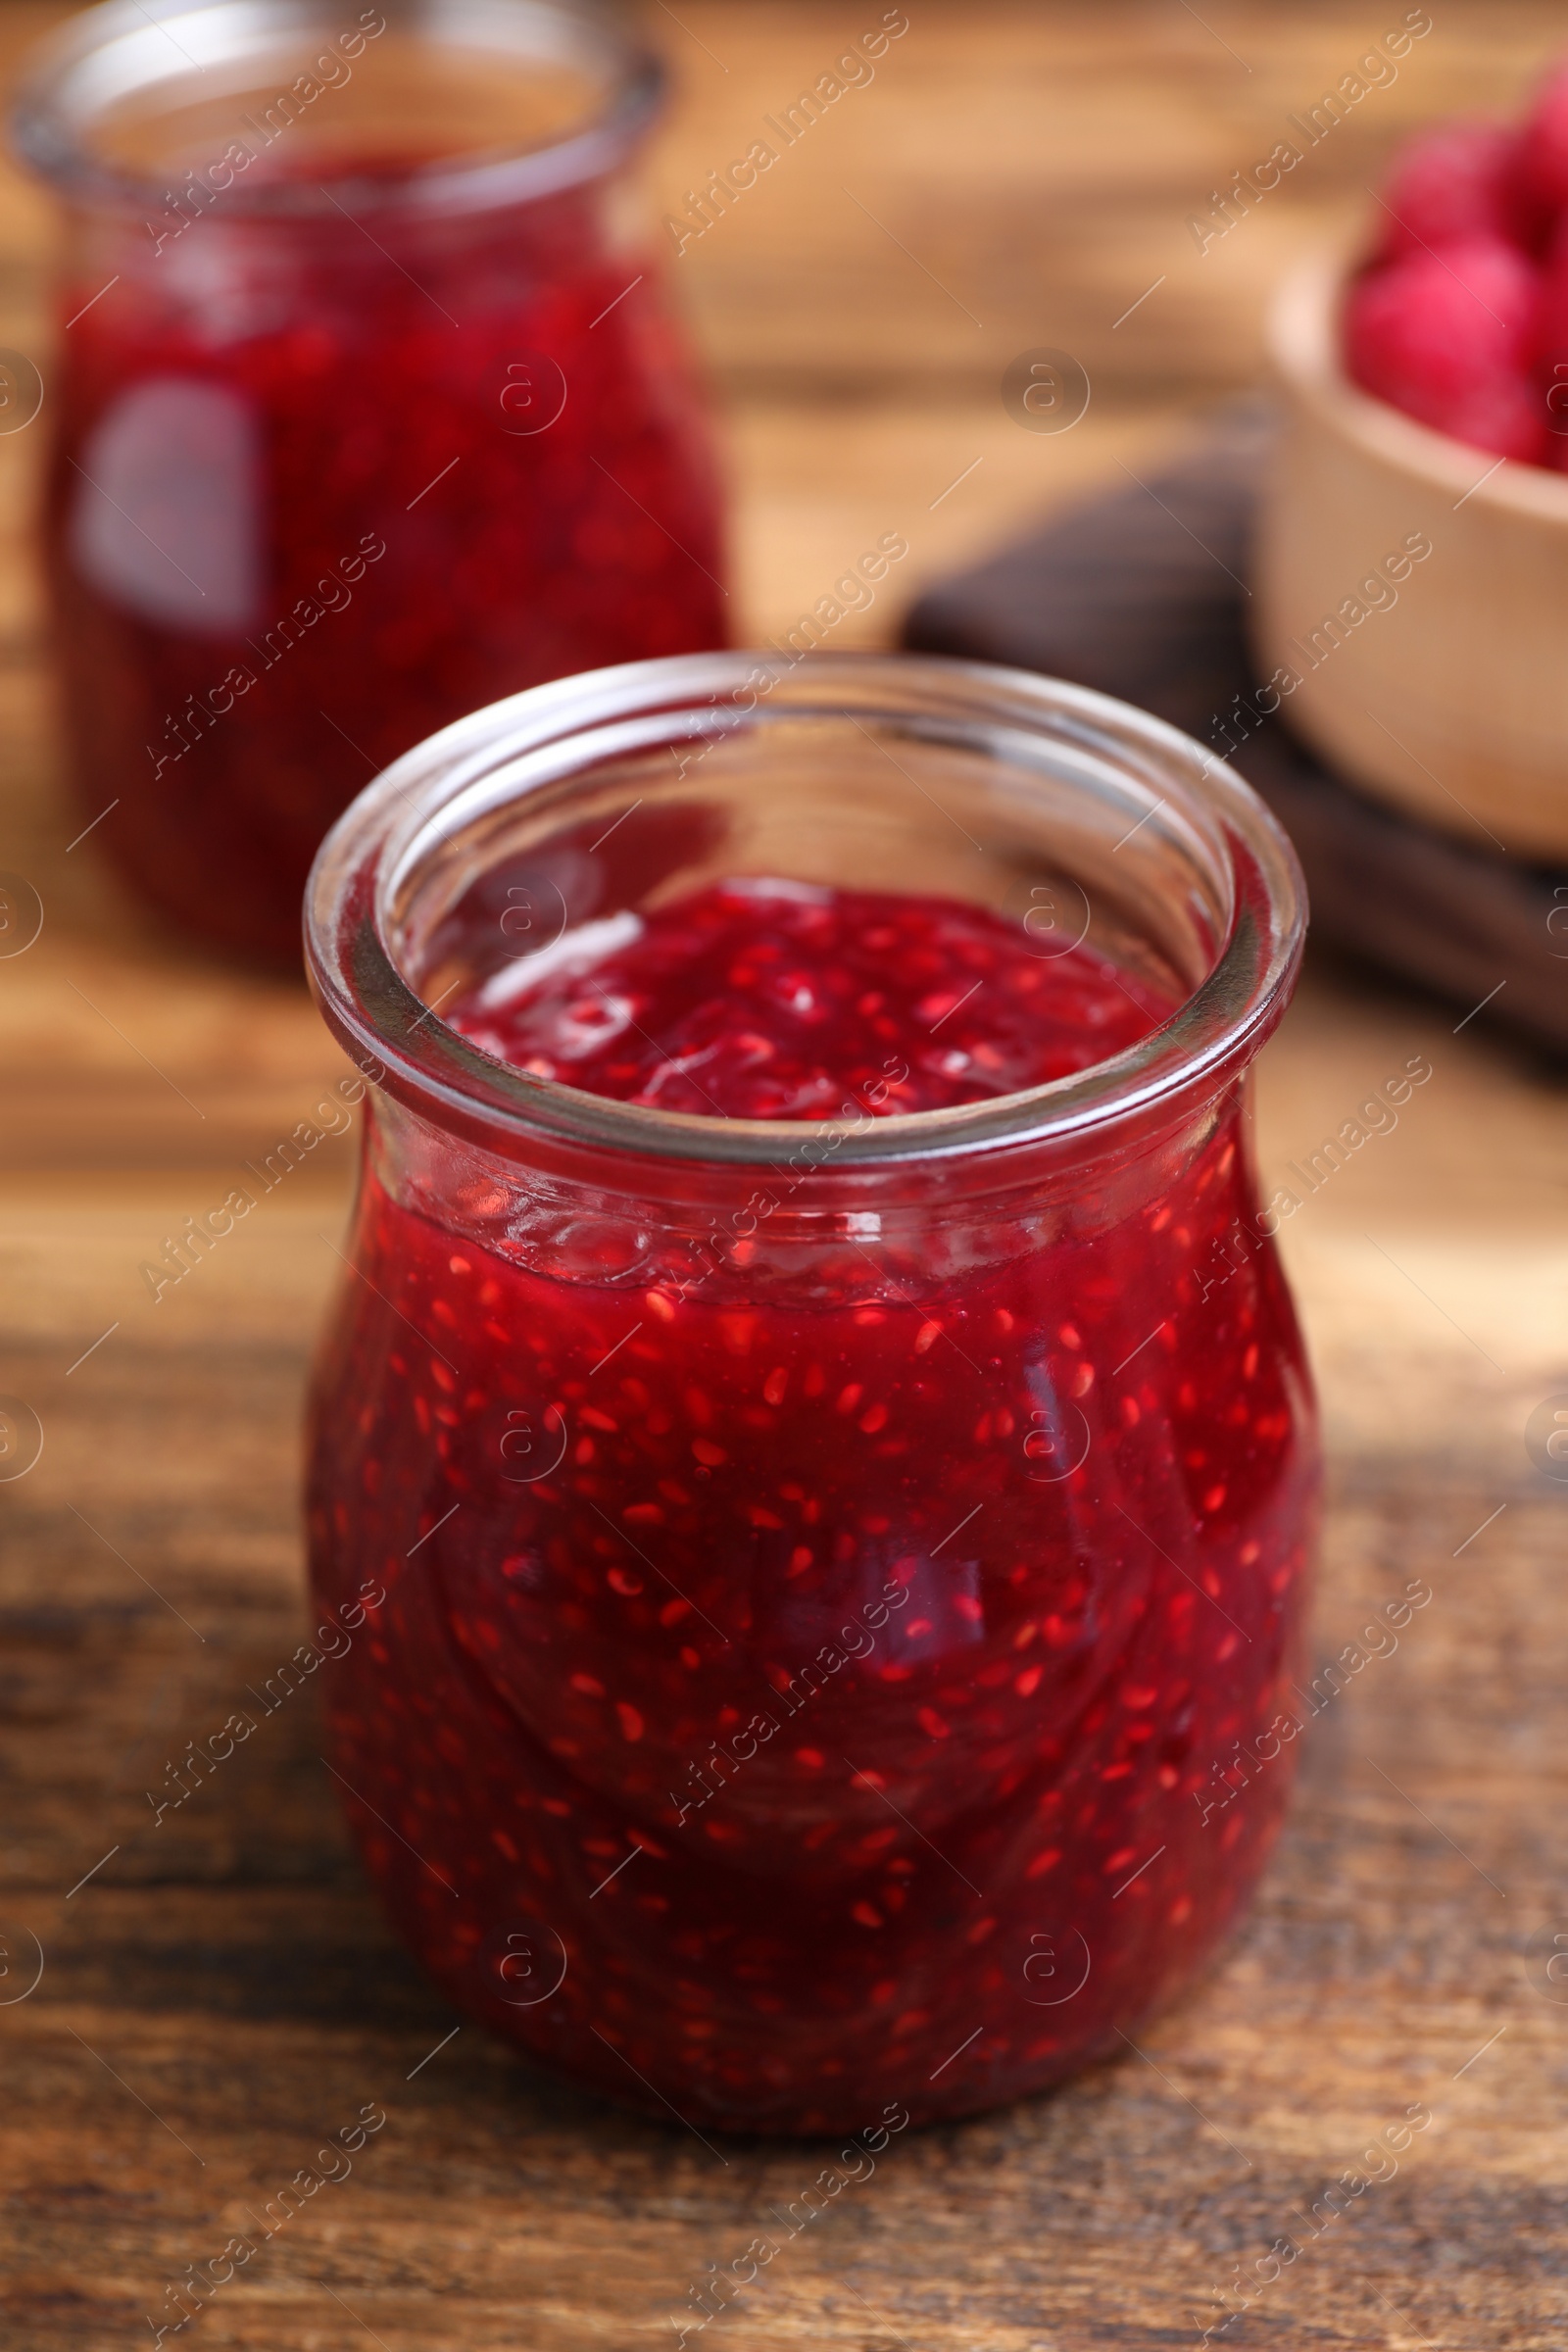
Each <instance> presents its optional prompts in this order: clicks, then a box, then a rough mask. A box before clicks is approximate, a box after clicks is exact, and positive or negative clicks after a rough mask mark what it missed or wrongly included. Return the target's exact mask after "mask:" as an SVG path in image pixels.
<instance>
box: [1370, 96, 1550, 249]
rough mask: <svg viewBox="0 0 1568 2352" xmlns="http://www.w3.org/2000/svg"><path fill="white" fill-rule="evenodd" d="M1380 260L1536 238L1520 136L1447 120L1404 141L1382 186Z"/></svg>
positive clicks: (1487, 125) (1485, 125)
mask: <svg viewBox="0 0 1568 2352" xmlns="http://www.w3.org/2000/svg"><path fill="white" fill-rule="evenodd" d="M1376 218H1377V225H1378V228H1379V231H1380V236H1381V241H1380V243H1379V246H1378V251H1377V259H1378V260H1379V261H1380V262H1392V261H1397V260H1398V259H1399V258H1400V257H1401V256H1402V255H1404V254H1407V253H1419V252H1420V251H1421V249H1422V247H1423V246H1429V247H1430V246H1439V245H1452V244H1455V243H1460V242H1463V241H1466V240H1468V239H1469V238H1471V237H1477V236H1490V237H1504V238H1507V239H1508V240H1509V241H1510V242H1512V243H1514V244H1519V245H1526V244H1530V243H1532V242H1533V241H1534V230H1535V227H1536V225H1537V220H1536V208H1535V207H1534V205H1533V204H1531V203H1530V201H1529V200H1528V198H1527V197H1526V195H1525V192H1524V188H1523V185H1522V165H1521V159H1520V134H1519V133H1518V131H1516V130H1513V129H1511V128H1505V127H1504V126H1503V125H1502V124H1500V123H1444V124H1442V125H1441V126H1440V128H1438V129H1436V130H1431V131H1427V132H1425V133H1424V134H1423V135H1422V136H1421V137H1420V138H1417V139H1411V140H1410V141H1409V142H1408V143H1407V144H1406V145H1405V146H1403V147H1401V148H1400V149H1399V151H1398V153H1397V155H1396V157H1395V160H1394V168H1393V170H1392V171H1391V172H1390V173H1389V175H1388V178H1387V179H1386V180H1385V181H1384V184H1383V195H1382V203H1381V206H1380V209H1379V211H1378V214H1377V217H1376Z"/></svg>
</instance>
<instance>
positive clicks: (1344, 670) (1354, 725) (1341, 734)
mask: <svg viewBox="0 0 1568 2352" xmlns="http://www.w3.org/2000/svg"><path fill="white" fill-rule="evenodd" d="M1352 267H1353V265H1352V264H1351V263H1350V262H1348V260H1347V258H1346V257H1345V256H1344V255H1338V256H1334V257H1329V258H1325V259H1320V260H1317V261H1314V262H1313V263H1312V264H1310V265H1309V266H1308V267H1306V268H1304V269H1302V270H1299V272H1298V273H1297V274H1295V275H1293V276H1292V277H1291V278H1290V279H1288V280H1287V282H1286V283H1285V284H1284V285H1283V286H1282V287H1281V289H1280V292H1279V294H1278V296H1277V297H1276V300H1275V303H1274V305H1273V308H1272V311H1271V314H1270V319H1269V345H1270V353H1271V357H1272V361H1273V365H1274V369H1275V372H1276V374H1277V376H1278V378H1279V381H1280V383H1281V385H1282V387H1283V391H1284V396H1285V412H1286V413H1285V424H1284V431H1283V434H1282V436H1281V440H1280V444H1279V448H1278V450H1277V453H1276V455H1275V457H1274V460H1273V463H1272V466H1271V467H1270V469H1269V475H1268V480H1267V484H1266V487H1265V491H1264V496H1263V500H1262V504H1261V509H1260V513H1259V521H1258V543H1257V550H1256V561H1255V564H1254V569H1253V575H1252V588H1253V595H1252V604H1251V607H1250V618H1251V635H1252V645H1253V652H1254V655H1255V658H1256V660H1257V662H1258V664H1259V667H1258V673H1257V674H1258V680H1259V690H1260V691H1259V693H1258V694H1256V695H1254V697H1253V701H1254V703H1257V704H1258V705H1259V707H1260V708H1261V709H1262V710H1265V711H1266V710H1269V709H1273V708H1278V709H1280V710H1281V711H1282V712H1283V714H1284V715H1285V716H1286V718H1287V719H1288V720H1289V722H1290V723H1291V725H1292V726H1294V727H1295V728H1296V729H1297V730H1298V731H1299V733H1300V734H1301V735H1303V736H1304V737H1305V738H1306V740H1307V741H1308V742H1309V743H1310V744H1311V745H1312V746H1313V747H1314V749H1315V750H1317V751H1318V752H1319V753H1321V754H1322V756H1323V757H1324V758H1325V759H1326V760H1329V761H1330V762H1331V763H1332V764H1333V765H1334V766H1335V767H1337V768H1338V769H1339V770H1340V771H1341V772H1342V773H1343V774H1344V775H1346V776H1347V777H1348V778H1349V779H1350V780H1351V781H1352V782H1354V783H1356V784H1359V785H1361V786H1363V787H1364V788H1365V790H1366V791H1368V792H1370V793H1374V794H1376V795H1378V796H1379V797H1380V798H1381V799H1383V800H1386V801H1390V802H1393V803H1394V804H1395V805H1396V806H1397V807H1398V808H1400V809H1406V810H1408V811H1410V812H1412V813H1413V814H1415V815H1418V816H1420V817H1422V818H1423V819H1425V820H1426V821H1427V822H1429V823H1431V824H1435V825H1441V826H1442V827H1443V828H1444V829H1445V830H1446V831H1448V832H1451V833H1454V834H1456V835H1458V836H1459V837H1460V838H1461V839H1463V840H1465V841H1467V842H1469V843H1470V845H1471V846H1472V847H1473V848H1474V847H1477V846H1481V847H1484V846H1485V844H1486V841H1487V839H1488V838H1489V837H1490V839H1491V840H1492V842H1493V843H1494V844H1495V846H1496V847H1497V848H1499V849H1506V850H1508V851H1510V852H1511V853H1514V854H1515V855H1518V856H1523V857H1527V858H1568V475H1563V474H1556V473H1549V472H1547V471H1545V470H1544V468H1543V467H1540V466H1522V465H1518V464H1516V463H1515V462H1513V461H1512V460H1504V461H1498V460H1496V459H1495V458H1493V457H1491V456H1490V455H1488V453H1487V452H1486V451H1484V450H1476V449H1471V448H1470V447H1469V446H1468V445H1467V444H1466V443H1464V442H1460V441H1451V440H1449V439H1448V437H1447V436H1446V434H1444V433H1435V432H1432V431H1429V430H1428V428H1427V427H1426V426H1425V425H1422V424H1416V423H1415V422H1414V421H1413V420H1412V419H1411V418H1410V417H1405V416H1402V415H1401V414H1400V413H1399V411H1398V410H1397V409H1392V408H1390V407H1389V406H1388V405H1387V403H1386V402H1384V401H1381V400H1374V399H1373V398H1372V397H1371V396H1370V395H1369V394H1368V393H1365V392H1361V391H1358V390H1357V389H1356V387H1355V386H1354V385H1353V384H1352V383H1350V382H1349V381H1348V378H1347V377H1346V375H1345V374H1344V372H1343V370H1342V368H1341V366H1340V308H1341V300H1342V296H1343V292H1344V288H1345V285H1346V282H1347V280H1348V276H1349V274H1350V271H1351V269H1352ZM1423 550H1424V551H1425V552H1422V551H1423ZM1271 673H1273V674H1272V678H1271ZM1292 678H1294V679H1295V680H1296V681H1297V683H1296V684H1295V685H1294V686H1293V685H1292V684H1291V683H1290V680H1291V679H1292ZM1265 682H1267V683H1265ZM1276 696H1278V697H1279V698H1280V700H1279V701H1278V703H1276V702H1275V700H1274V698H1275V697H1276ZM1235 723H1236V724H1237V725H1239V726H1241V727H1242V729H1243V731H1244V732H1245V731H1246V728H1247V726H1248V724H1249V721H1248V719H1247V716H1246V713H1245V711H1243V712H1242V713H1240V714H1238V717H1237V720H1236V721H1235ZM1253 723H1255V722H1253Z"/></svg>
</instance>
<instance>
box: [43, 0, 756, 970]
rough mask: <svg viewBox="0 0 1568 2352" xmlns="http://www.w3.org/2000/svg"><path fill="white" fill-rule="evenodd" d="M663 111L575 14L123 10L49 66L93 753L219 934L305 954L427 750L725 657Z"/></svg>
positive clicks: (155, 884)
mask: <svg viewBox="0 0 1568 2352" xmlns="http://www.w3.org/2000/svg"><path fill="white" fill-rule="evenodd" d="M662 87H663V81H662V71H661V69H660V67H659V65H658V63H657V61H655V60H654V59H653V58H652V57H651V56H650V55H649V54H647V53H645V52H644V51H643V50H642V49H640V48H639V47H638V46H637V45H636V44H635V43H634V42H633V41H632V40H631V39H630V38H629V37H628V36H627V35H626V34H625V33H624V32H623V31H622V30H620V29H618V28H617V26H616V25H615V24H614V22H613V20H611V19H609V18H607V17H604V16H602V15H600V14H598V13H596V12H594V11H593V10H590V9H585V8H582V7H578V6H573V5H569V4H568V0H381V4H380V5H377V6H373V7H366V8H359V9H357V8H356V6H355V4H354V0H332V4H331V5H329V4H328V0H216V4H205V5H204V4H202V0H197V4H196V5H191V6H186V7H183V8H181V7H179V6H174V7H172V8H166V9H162V10H161V11H160V14H159V21H158V22H157V23H154V21H153V19H152V18H151V16H149V14H148V13H147V12H146V11H145V10H143V9H142V8H140V7H139V6H137V4H136V0H110V5H108V6H104V7H99V8H93V9H89V10H88V11H86V12H85V13H84V14H83V15H81V16H79V17H76V18H74V19H73V21H72V22H71V24H70V25H68V26H67V27H66V28H65V30H64V31H63V32H62V33H61V34H59V35H58V36H56V38H55V39H54V41H53V42H52V43H51V44H50V45H48V46H47V47H46V48H45V49H44V50H43V51H42V52H41V53H40V54H39V56H38V59H37V61H36V63H35V66H34V69H33V71H32V73H31V74H30V76H29V77H28V78H27V80H26V81H25V85H24V87H23V90H22V93H21V96H20V99H19V102H18V106H17V110H16V113H15V117H14V120H13V135H14V138H15V141H16V144H17V145H18V147H19V148H20V150H21V152H22V154H23V155H24V157H25V159H26V160H27V161H28V162H30V163H31V164H32V165H33V166H34V167H35V168H36V169H37V170H38V171H39V172H42V173H43V174H44V176H45V177H46V178H48V179H49V180H51V181H52V182H53V183H54V185H55V187H56V188H57V189H58V191H59V192H60V194H61V195H62V196H63V197H64V198H65V200H66V204H67V221H68V238H67V245H66V254H65V261H64V269H63V274H62V280H61V285H60V308H59V319H60V330H61V334H60V340H61V352H60V359H59V362H58V371H57V373H56V376H55V381H54V383H53V385H52V387H51V390H52V393H53V399H52V404H51V405H52V407H53V411H54V421H55V458H54V467H53V474H52V481H51V490H50V499H49V544H50V560H51V570H52V578H53V588H54V599H55V610H56V616H57V630H58V637H59V644H60V655H61V661H62V665H63V670H64V679H65V689H66V704H67V723H68V734H69V741H70V748H71V756H72V762H73V768H74V771H75V783H76V790H77V793H78V796H79V798H80V801H81V805H82V809H83V812H84V814H85V815H87V816H91V817H94V818H97V817H99V816H100V814H102V823H101V827H100V830H99V833H98V836H97V838H98V839H100V840H101V841H103V842H104V843H105V844H106V845H107V846H108V847H109V849H110V851H111V854H112V855H113V857H114V858H115V859H116V861H117V863H118V864H119V865H120V867H121V868H122V870H123V872H124V873H125V874H126V875H127V876H128V877H129V878H130V879H131V881H132V882H133V883H134V885H135V886H136V888H137V889H138V890H139V892H140V893H141V895H142V896H143V897H144V898H145V899H147V900H149V901H150V902H151V903H152V904H153V905H154V906H156V907H158V908H159V909H160V910H161V911H162V912H163V913H164V914H166V915H167V916H169V917H170V918H172V920H173V921H174V922H176V923H177V924H178V925H179V926H180V927H181V928H183V929H185V930H186V931H188V932H192V933H195V934H197V935H199V936H201V937H202V938H204V939H206V940H208V941H210V942H212V943H214V944H216V945H219V946H221V948H223V949H224V950H226V951H229V952H233V953H238V954H240V955H242V956H253V957H261V958H263V959H266V960H270V961H279V962H289V963H292V962H293V961H294V960H295V958H296V957H297V955H298V936H299V903H300V896H301V892H302V889H303V886H304V882H305V878H306V875H307V872H308V871H309V867H310V862H311V858H312V857H313V855H314V853H315V850H316V848H317V845H318V843H319V840H320V838H321V836H322V834H323V833H324V832H325V831H326V828H327V826H328V825H329V824H330V822H331V821H332V819H333V818H334V817H335V816H336V815H337V814H338V812H339V811H340V810H341V809H343V808H344V807H346V805H347V804H348V802H349V801H350V800H352V799H353V797H354V795H355V793H356V792H357V791H358V790H359V788H360V787H361V785H362V784H364V783H365V782H366V781H367V779H368V777H369V776H370V775H371V774H372V773H374V772H375V771H376V770H377V769H379V768H380V767H382V766H383V765H384V764H385V763H386V762H387V761H388V760H391V759H393V758H395V757H396V755H397V754H399V753H400V752H402V751H405V750H407V749H408V747H409V746H410V745H411V744H414V743H416V742H417V741H418V740H419V739H420V738H421V737H423V736H425V735H427V734H428V733H429V732H430V731H431V730H432V729H434V728H438V727H440V726H442V725H444V724H445V723H446V722H447V721H449V720H450V719H452V718H454V717H456V716H457V715H458V714H459V713H461V712H463V711H467V710H470V709H472V708H473V707H474V705H476V704H483V703H487V702H489V701H491V700H493V699H495V698H496V697H497V696H500V695H503V694H507V693H510V692H513V691H515V690H516V689H518V688H521V687H524V686H529V685H533V684H537V683H538V682H540V681H542V680H545V679H549V678H553V677H558V676H562V675H565V674H567V673H570V672H572V671H576V670H581V669H590V668H594V667H597V666H599V665H601V664H604V663H608V662H620V661H625V660H631V659H636V658H639V657H642V656H648V655H659V654H674V653H681V652H690V651H695V650H698V649H701V648H705V647H711V646H714V645H718V644H721V643H723V642H724V641H725V639H726V636H727V630H726V626H725V619H724V612H725V591H724V589H723V587H722V585H721V582H720V577H719V575H720V573H721V571H722V556H721V553H720V515H719V499H718V491H717V484H716V479H715V473H714V468H713V465H712V460H711V449H710V442H709V436H708V431H707V428H706V424H705V421H704V418H703V416H702V413H701V406H700V401H699V398H698V395H697V391H696V388H695V386H694V383H693V380H692V376H691V373H690V370H689V368H688V366H687V363H686V360H685V357H684V355H683V353H682V350H681V348H680V344H679V341H678V339H677V337H676V336H675V335H674V334H673V333H672V331H671V327H670V324H669V321H668V319H667V318H666V316H665V312H664V308H663V303H662V296H661V293H660V290H659V285H658V273H657V270H656V269H655V266H654V264H653V261H652V259H651V255H650V252H649V250H648V248H647V246H646V245H645V244H644V242H643V241H642V238H641V232H640V224H639V207H638V206H637V204H636V201H635V197H634V192H633V191H632V189H631V188H630V187H629V185H628V166H629V165H630V164H631V162H632V161H633V160H634V159H635V157H636V154H637V152H638V150H639V148H640V146H641V144H642V141H643V138H644V136H645V134H646V133H647V131H648V129H649V127H650V124H651V123H652V122H653V121H654V119H655V117H656V115H657V113H658V111H659V107H660V104H661V100H662Z"/></svg>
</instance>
